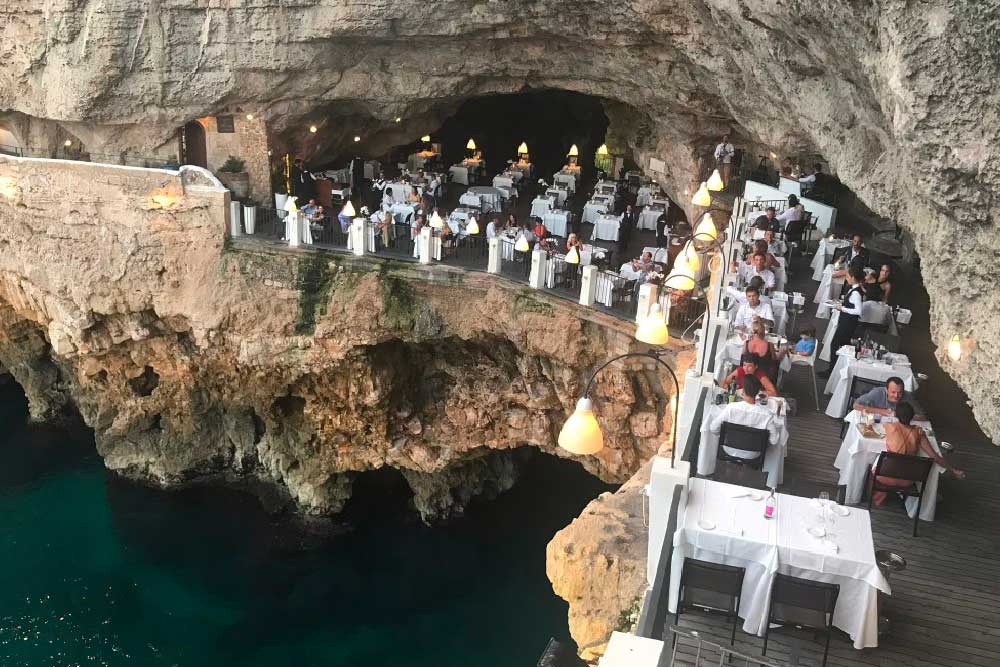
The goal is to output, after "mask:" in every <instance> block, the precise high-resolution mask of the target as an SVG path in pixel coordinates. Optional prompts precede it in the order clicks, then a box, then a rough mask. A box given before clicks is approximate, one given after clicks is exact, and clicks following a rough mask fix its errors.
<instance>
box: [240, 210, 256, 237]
mask: <svg viewBox="0 0 1000 667" xmlns="http://www.w3.org/2000/svg"><path fill="white" fill-rule="evenodd" d="M256 223H257V207H256V206H244V207H243V226H244V227H245V228H246V230H245V231H246V233H247V234H253V230H254V226H255V225H256Z"/></svg>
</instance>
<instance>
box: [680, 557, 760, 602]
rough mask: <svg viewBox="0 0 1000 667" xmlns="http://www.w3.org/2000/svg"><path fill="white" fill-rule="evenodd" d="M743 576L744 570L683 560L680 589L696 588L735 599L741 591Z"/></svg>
mask: <svg viewBox="0 0 1000 667" xmlns="http://www.w3.org/2000/svg"><path fill="white" fill-rule="evenodd" d="M745 574H746V570H744V569H743V568H742V567H734V566H732V565H722V564H720V563H710V562H708V561H703V560H697V559H695V558H685V559H684V570H683V572H681V588H684V587H690V588H698V589H701V590H703V591H712V592H713V593H724V594H726V595H732V596H734V597H736V596H739V594H740V591H741V590H743V577H744V575H745Z"/></svg>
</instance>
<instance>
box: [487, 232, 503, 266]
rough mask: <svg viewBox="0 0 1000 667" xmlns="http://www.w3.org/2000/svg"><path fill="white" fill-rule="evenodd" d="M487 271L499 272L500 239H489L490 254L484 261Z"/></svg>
mask: <svg viewBox="0 0 1000 667" xmlns="http://www.w3.org/2000/svg"><path fill="white" fill-rule="evenodd" d="M486 271H487V272H488V273H500V239H498V238H496V237H494V238H491V239H490V256H489V259H488V260H487V262H486Z"/></svg>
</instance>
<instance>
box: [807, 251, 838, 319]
mask: <svg viewBox="0 0 1000 667" xmlns="http://www.w3.org/2000/svg"><path fill="white" fill-rule="evenodd" d="M843 286H844V279H843V278H836V279H834V277H833V264H827V265H826V268H825V269H823V275H822V277H821V280H820V283H819V287H818V288H816V296H814V297H813V303H818V304H820V305H819V308H817V309H816V317H819V318H822V319H824V320H825V319H827V318H828V317H830V307H829V306H827V305H826V304H827V302H829V301H839V300H840V290H841V288H842V287H843Z"/></svg>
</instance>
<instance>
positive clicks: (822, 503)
mask: <svg viewBox="0 0 1000 667" xmlns="http://www.w3.org/2000/svg"><path fill="white" fill-rule="evenodd" d="M829 504H830V494H829V493H828V492H827V491H820V492H819V520H820V525H821V526H822V527H823V532H824V533H825V532H826V508H827V505H829Z"/></svg>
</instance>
